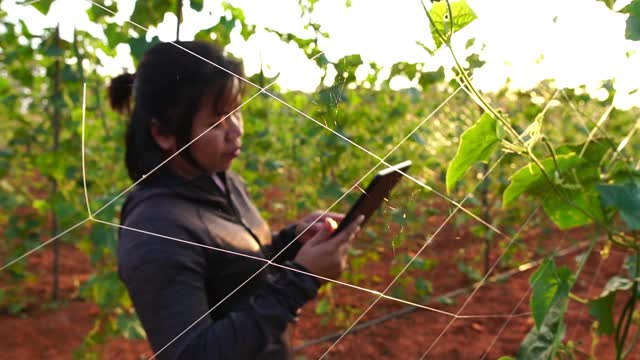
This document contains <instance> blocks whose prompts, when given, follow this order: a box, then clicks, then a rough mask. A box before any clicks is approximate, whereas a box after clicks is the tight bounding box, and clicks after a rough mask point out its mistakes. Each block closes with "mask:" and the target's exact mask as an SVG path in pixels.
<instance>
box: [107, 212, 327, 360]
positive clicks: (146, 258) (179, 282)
mask: <svg viewBox="0 0 640 360" xmlns="http://www.w3.org/2000/svg"><path fill="white" fill-rule="evenodd" d="M163 224H167V225H163ZM129 226H131V227H133V228H137V229H140V227H139V226H143V224H137V226H138V227H136V224H129ZM153 227H154V229H148V230H149V231H153V232H155V233H159V234H162V235H165V236H170V237H174V238H178V239H192V238H193V237H192V236H190V235H193V234H189V229H187V228H185V229H180V228H179V227H176V225H175V224H171V225H168V222H167V223H163V222H155V223H154V226H153ZM143 229H144V228H143ZM206 251H215V250H210V249H206V248H202V247H198V246H194V245H190V244H185V243H180V242H177V241H173V240H171V239H167V238H159V237H157V236H153V235H149V234H143V233H140V232H136V231H133V230H126V229H122V230H121V232H120V242H119V249H118V257H119V264H118V269H119V274H120V277H121V279H122V280H123V282H124V283H125V285H126V287H127V290H128V292H129V295H130V297H131V299H132V301H133V304H134V307H135V309H136V312H137V314H138V316H139V318H140V321H141V323H142V325H143V327H144V329H145V331H146V333H147V337H148V339H149V342H150V343H151V346H152V348H153V351H154V353H156V354H157V353H158V352H160V353H159V354H158V355H157V358H158V359H256V358H257V357H258V356H259V355H260V354H264V353H265V351H268V349H269V345H270V344H272V339H276V338H279V337H280V336H281V335H282V333H283V332H284V331H285V329H286V326H287V323H288V322H291V321H293V320H294V319H295V316H296V314H297V311H298V309H299V308H300V307H302V305H303V304H304V303H306V302H307V301H309V300H310V299H312V298H314V297H315V296H316V294H317V289H318V286H319V284H318V282H317V281H316V280H315V279H313V278H312V277H310V276H307V275H304V274H300V273H297V272H293V271H279V272H277V274H276V275H275V276H274V277H273V278H270V280H268V281H267V283H266V284H265V285H264V286H263V287H262V288H260V289H259V290H258V291H257V292H256V294H255V295H254V296H253V297H252V298H251V299H250V301H249V302H248V304H240V305H239V306H237V308H234V310H233V311H231V312H230V313H229V314H228V315H227V316H225V317H222V318H220V319H217V320H215V321H214V320H212V318H211V317H210V316H207V315H208V314H209V312H210V310H212V309H210V308H209V305H208V303H207V296H206V289H205V284H206V282H205V279H206V278H207V272H208V271H209V269H208V267H207V262H206V257H205V253H204V252H206ZM287 265H288V266H291V267H298V268H300V269H301V270H303V268H302V267H301V266H300V265H298V264H295V263H288V264H287Z"/></svg>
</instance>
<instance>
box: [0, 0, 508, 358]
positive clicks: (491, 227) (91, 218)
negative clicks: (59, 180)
mask: <svg viewBox="0 0 640 360" xmlns="http://www.w3.org/2000/svg"><path fill="white" fill-rule="evenodd" d="M37 1H39V0H36V1H33V2H31V3H34V2H37ZM87 1H89V2H91V3H92V4H94V5H96V6H98V7H101V8H103V9H104V10H106V11H109V12H111V13H113V12H112V11H110V10H109V9H107V8H104V7H102V6H101V5H99V4H96V3H95V2H93V1H90V0H87ZM31 3H28V4H31ZM28 4H23V5H28ZM114 14H115V13H114ZM131 23H132V24H134V25H136V26H138V27H140V28H142V29H144V30H146V31H148V30H147V29H145V28H144V27H142V26H140V25H138V24H135V23H133V22H131ZM174 45H176V46H178V45H177V44H174ZM178 47H180V46H178ZM183 50H185V51H187V52H190V51H188V50H187V49H184V48H183ZM192 55H194V56H196V57H199V56H198V55H197V54H193V53H192ZM319 55H321V54H318V55H316V56H315V57H317V56H319ZM315 57H314V58H315ZM203 60H205V61H207V60H206V59H203ZM207 62H209V63H211V62H210V61H207ZM211 64H212V65H214V66H217V67H219V68H221V67H220V66H218V65H217V64H214V63H211ZM221 69H223V70H225V71H227V70H226V69H224V68H221ZM227 72H229V71H227ZM229 73H231V72H229ZM231 74H232V75H234V76H236V77H238V78H240V79H242V80H244V81H246V82H247V83H249V84H251V85H253V86H255V87H257V88H259V89H260V92H258V93H257V94H256V95H255V96H257V95H259V94H260V93H262V92H265V93H266V94H267V95H269V96H270V97H272V98H274V99H275V100H276V101H279V102H281V103H282V104H284V105H285V106H287V107H289V108H291V109H293V110H294V111H296V112H298V113H299V114H301V115H302V116H304V117H306V118H308V119H310V120H312V121H314V122H316V123H317V124H318V125H320V126H322V127H324V128H326V129H327V130H329V131H331V132H332V133H334V135H336V136H339V137H341V138H342V139H343V140H345V141H347V142H349V143H350V144H352V145H354V146H356V147H357V148H359V149H361V150H363V151H365V152H366V153H367V154H369V155H372V156H374V157H376V158H377V159H379V160H381V162H380V163H379V164H378V165H376V167H377V166H379V165H380V164H385V165H389V164H387V163H386V162H384V159H380V158H378V157H377V156H375V155H374V154H372V153H371V152H369V151H368V150H366V149H365V148H363V147H361V146H359V145H358V144H356V143H354V142H352V141H350V140H349V139H348V138H346V137H344V136H342V135H341V134H339V133H337V132H335V131H333V130H332V129H330V128H328V127H326V126H324V125H323V124H321V123H319V122H318V121H316V120H315V119H313V118H311V117H310V116H308V115H307V114H305V113H303V112H301V111H300V110H298V109H296V108H294V107H293V106H291V105H289V104H287V103H286V102H284V101H282V100H281V99H279V98H277V97H276V96H274V95H272V94H271V93H269V92H266V91H265V89H266V88H262V87H259V86H257V85H255V84H253V83H252V82H250V81H249V80H247V79H244V78H242V77H240V76H238V75H236V74H233V73H231ZM270 85H271V84H270ZM84 86H85V89H84V91H85V92H86V84H84ZM267 87H269V86H267ZM463 89H464V90H465V91H468V90H467V89H466V88H464V86H463ZM456 91H457V90H456ZM255 96H254V97H255ZM254 97H252V98H251V99H249V100H248V101H246V102H245V103H243V104H242V105H241V106H239V107H238V108H237V109H235V110H234V111H233V112H235V111H237V110H238V109H239V108H240V107H242V106H244V105H245V104H246V103H248V102H249V101H250V100H252V99H253V98H254ZM472 98H473V97H472ZM447 100H448V99H447ZM447 100H445V102H443V103H442V104H441V106H442V105H444V103H446V101H447ZM84 107H85V103H84V98H83V133H82V137H83V154H82V155H83V180H84V187H85V199H86V202H87V210H88V212H89V218H87V219H85V220H83V221H82V222H80V223H78V224H76V225H75V226H73V227H72V228H70V229H68V230H67V231H65V232H63V233H61V234H60V235H58V236H56V237H55V238H52V239H50V240H49V241H47V242H46V243H44V244H42V245H41V246H39V247H38V248H36V249H33V250H31V251H29V252H28V253H26V254H24V255H23V256H21V257H20V258H18V259H15V260H14V261H12V262H10V263H9V264H7V265H5V266H3V268H2V269H4V268H6V267H7V266H10V265H11V264H13V263H14V262H15V261H18V260H20V259H21V258H23V257H24V256H27V255H28V254H30V253H32V252H34V251H36V250H37V249H39V248H41V247H43V246H45V245H46V244H48V243H49V242H51V241H53V240H55V239H57V238H58V237H60V236H62V235H64V234H65V233H67V232H68V231H71V230H73V229H74V228H76V227H77V226H79V225H81V224H83V223H84V222H86V221H87V220H95V221H97V222H102V223H106V222H103V221H101V220H98V219H94V218H93V216H92V214H91V210H90V207H89V199H88V195H87V189H86V176H85V173H84V170H85V168H84V121H85V119H84ZM233 112H232V113H233ZM232 113H230V114H229V115H231V114H232ZM229 115H227V116H229ZM225 117H226V116H225ZM222 120H224V118H223V119H222ZM222 120H220V121H222ZM214 126H215V125H214ZM214 126H212V127H211V128H213V127H214ZM211 128H209V129H211ZM209 129H207V130H206V131H208V130H209ZM206 131H205V132H204V133H206ZM204 133H203V134H204ZM203 134H201V135H200V136H202V135H203ZM197 139H198V138H196V139H194V140H193V141H195V140H197ZM405 140H406V139H405ZM193 141H192V142H193ZM190 144H191V143H189V144H187V145H185V146H184V147H183V148H182V149H180V150H179V151H182V150H183V149H184V148H186V147H187V146H189V145H190ZM400 144H402V142H401V143H400ZM400 144H399V145H400ZM399 145H398V146H399ZM396 148H397V147H396ZM394 150H395V148H394ZM175 155H177V153H176V154H174V156H175ZM387 156H388V155H387ZM385 158H386V157H385ZM168 160H169V159H167V161H168ZM165 162H166V161H165ZM163 164H164V162H163V163H162V164H160V165H159V166H158V167H156V168H155V169H153V170H152V171H151V172H150V173H149V174H151V173H152V172H153V171H155V170H157V168H159V167H160V166H162V165H163ZM374 169H375V167H374ZM371 171H373V169H372V170H371ZM149 174H147V175H149ZM402 174H403V175H404V176H406V177H408V178H410V179H411V180H412V181H414V182H416V183H418V184H419V185H421V186H423V187H424V188H426V189H427V190H431V191H433V192H435V193H437V194H438V195H441V196H442V197H443V198H445V199H447V198H446V197H445V196H444V195H442V194H440V193H438V192H437V191H435V190H434V189H432V188H430V187H429V186H427V185H426V184H424V183H422V182H420V181H419V180H417V179H414V178H412V177H410V176H409V175H407V174H405V173H402ZM141 180H142V179H141ZM141 180H139V181H138V182H140V181H141ZM138 182H136V183H135V184H133V185H132V186H130V187H129V188H128V189H126V190H125V191H124V192H123V193H121V194H120V195H118V196H117V197H116V198H114V199H113V200H112V201H110V202H109V203H107V204H106V205H105V206H103V207H102V208H100V209H99V210H98V211H97V212H96V214H97V213H99V212H101V211H102V210H103V209H104V208H106V207H107V206H109V205H110V204H111V203H113V202H114V201H115V200H117V199H118V198H119V197H121V196H122V195H123V194H124V193H126V192H128V191H129V190H130V189H131V188H133V186H135V185H136V184H137V183H138ZM352 188H353V187H352ZM469 195H470V194H469ZM469 195H467V197H468V196H469ZM343 197H344V195H343ZM467 197H465V199H466V198H467ZM341 198H342V197H341ZM339 200H340V199H338V201H339ZM447 200H448V201H450V202H451V203H453V204H454V205H456V206H457V208H456V211H457V210H458V209H461V210H463V211H465V212H467V213H468V214H470V215H472V216H475V215H474V214H473V213H471V212H470V211H468V210H467V209H465V208H463V207H462V206H461V204H458V203H456V202H454V201H452V200H450V199H447ZM463 202H464V200H463ZM334 204H335V203H334ZM327 211H328V210H327ZM454 213H455V211H454ZM477 220H480V221H481V222H482V220H481V219H479V218H477ZM316 221H317V219H316ZM484 224H485V225H486V226H488V227H489V228H490V229H491V230H493V231H495V232H497V233H498V234H501V235H504V234H502V233H501V232H500V231H499V230H497V229H495V228H494V227H493V226H491V225H490V224H486V223H484ZM110 225H115V224H110ZM443 225H444V223H443ZM310 226H311V225H310ZM310 226H309V227H310ZM307 229H308V228H307ZM305 231H306V229H305ZM434 236H435V234H434ZM432 238H433V236H432ZM428 243H429V241H428V242H427V244H428ZM290 244H291V243H290ZM290 244H289V245H290ZM425 245H426V244H425ZM423 248H424V247H423ZM285 249H286V248H285ZM283 251H284V249H283ZM243 255H244V254H243ZM414 259H415V258H414ZM266 261H267V264H266V265H265V267H266V266H267V265H268V264H273V265H277V264H274V263H272V262H271V261H268V260H266ZM494 266H495V264H494ZM2 269H0V270H2ZM405 269H406V268H405ZM256 274H257V273H256ZM256 274H254V276H255V275H256ZM250 279H251V278H249V279H248V280H247V281H249V280H250ZM476 289H477V288H476ZM369 291H373V290H369ZM374 293H377V292H375V291H374ZM230 295H231V294H229V295H227V297H228V296H230ZM378 295H381V296H383V294H379V293H378ZM383 297H384V296H383ZM378 299H379V298H378ZM205 315H206V314H205ZM511 316H513V314H511ZM455 317H456V318H457V317H462V316H460V315H456V316H455ZM484 317H488V316H484ZM187 330H188V329H187ZM185 331H186V330H185ZM168 345H169V344H168ZM168 345H167V346H168ZM156 355H157V354H156Z"/></svg>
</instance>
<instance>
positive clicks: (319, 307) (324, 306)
mask: <svg viewBox="0 0 640 360" xmlns="http://www.w3.org/2000/svg"><path fill="white" fill-rule="evenodd" d="M329 311H331V303H329V301H328V300H327V299H320V300H319V301H318V303H317V304H316V315H325V314H328V313H329Z"/></svg>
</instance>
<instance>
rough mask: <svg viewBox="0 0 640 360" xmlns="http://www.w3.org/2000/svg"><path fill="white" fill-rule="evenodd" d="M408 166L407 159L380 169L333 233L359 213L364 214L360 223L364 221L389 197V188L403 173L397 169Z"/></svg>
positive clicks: (400, 169)
mask: <svg viewBox="0 0 640 360" xmlns="http://www.w3.org/2000/svg"><path fill="white" fill-rule="evenodd" d="M410 166H411V161H410V160H407V161H404V162H401V163H399V164H397V165H394V166H391V167H389V168H386V169H384V170H382V171H380V172H379V173H378V174H377V175H376V176H375V177H374V178H373V180H372V181H371V183H370V184H369V186H367V188H366V189H365V191H364V193H363V194H362V195H360V197H359V198H358V200H357V201H356V202H355V203H354V204H353V206H352V207H351V209H350V210H349V212H348V213H347V215H346V216H345V218H344V219H343V220H342V221H341V222H340V225H339V226H338V228H337V229H336V231H335V232H334V235H335V234H338V232H340V231H341V230H342V229H344V228H346V227H347V226H349V224H350V223H351V222H352V221H353V220H355V219H356V218H357V217H358V216H359V215H364V221H363V223H362V225H363V224H364V223H366V222H367V220H369V217H371V215H373V213H374V212H375V211H376V209H378V208H379V207H380V205H381V204H382V202H383V201H384V200H385V199H387V198H388V197H389V193H390V192H391V189H393V187H394V186H396V184H397V183H398V181H400V179H401V178H402V176H403V175H402V174H401V173H400V172H398V171H402V172H406V170H407V169H409V167H410ZM362 225H360V226H362Z"/></svg>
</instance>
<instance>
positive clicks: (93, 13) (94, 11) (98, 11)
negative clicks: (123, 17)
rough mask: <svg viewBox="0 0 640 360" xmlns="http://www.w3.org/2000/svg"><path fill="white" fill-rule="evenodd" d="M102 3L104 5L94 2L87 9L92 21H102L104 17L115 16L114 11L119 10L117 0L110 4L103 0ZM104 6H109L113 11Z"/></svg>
mask: <svg viewBox="0 0 640 360" xmlns="http://www.w3.org/2000/svg"><path fill="white" fill-rule="evenodd" d="M100 5H101V6H102V7H100V6H96V5H93V4H92V5H91V7H90V8H89V9H87V15H88V16H89V20H91V21H92V22H98V21H101V20H102V18H105V17H108V16H115V15H114V13H117V12H118V3H117V2H116V1H112V2H111V4H110V5H105V4H104V3H103V2H101V4H100ZM103 8H107V9H109V10H111V12H110V11H107V10H105V9H103Z"/></svg>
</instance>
